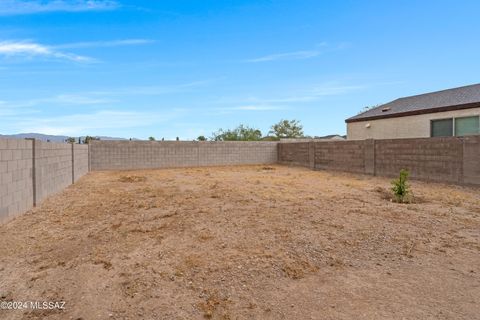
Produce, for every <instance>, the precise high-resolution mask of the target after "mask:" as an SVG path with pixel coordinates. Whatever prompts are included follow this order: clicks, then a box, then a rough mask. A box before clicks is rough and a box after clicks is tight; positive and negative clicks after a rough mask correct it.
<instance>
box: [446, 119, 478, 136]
mask: <svg viewBox="0 0 480 320" xmlns="http://www.w3.org/2000/svg"><path fill="white" fill-rule="evenodd" d="M465 118H477V119H478V123H479V127H478V131H477V133H476V134H480V115H473V116H461V117H454V118H453V136H454V137H467V136H469V135H463V136H459V135H457V119H465ZM473 135H475V134H473Z"/></svg>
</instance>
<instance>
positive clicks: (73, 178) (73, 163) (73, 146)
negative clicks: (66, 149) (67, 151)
mask: <svg viewBox="0 0 480 320" xmlns="http://www.w3.org/2000/svg"><path fill="white" fill-rule="evenodd" d="M71 145H72V184H74V183H75V143H72V144H71Z"/></svg>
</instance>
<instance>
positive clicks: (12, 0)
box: [0, 0, 120, 15]
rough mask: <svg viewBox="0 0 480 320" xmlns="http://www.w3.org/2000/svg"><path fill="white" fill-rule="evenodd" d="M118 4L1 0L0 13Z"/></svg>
mask: <svg viewBox="0 0 480 320" xmlns="http://www.w3.org/2000/svg"><path fill="white" fill-rule="evenodd" d="M119 6H120V5H119V3H118V2H117V1H113V0H68V1H67V0H1V1H0V15H22V14H34V13H46V12H57V11H63V12H81V11H99V10H113V9H116V8H118V7H119Z"/></svg>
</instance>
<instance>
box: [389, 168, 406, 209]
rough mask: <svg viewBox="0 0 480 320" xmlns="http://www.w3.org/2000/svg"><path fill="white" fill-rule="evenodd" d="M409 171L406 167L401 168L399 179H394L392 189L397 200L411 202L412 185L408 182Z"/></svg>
mask: <svg viewBox="0 0 480 320" xmlns="http://www.w3.org/2000/svg"><path fill="white" fill-rule="evenodd" d="M408 176H409V172H408V171H407V170H405V169H402V170H400V176H399V177H398V179H395V180H393V181H392V191H393V196H394V197H395V200H396V201H397V202H400V203H406V202H409V195H410V186H409V185H408V183H407V179H408Z"/></svg>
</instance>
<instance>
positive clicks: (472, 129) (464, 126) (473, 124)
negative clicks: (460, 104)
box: [455, 116, 480, 136]
mask: <svg viewBox="0 0 480 320" xmlns="http://www.w3.org/2000/svg"><path fill="white" fill-rule="evenodd" d="M479 120H480V117H478V116H476V117H464V118H455V135H456V136H468V135H472V134H479V133H480V125H479V123H480V121H479Z"/></svg>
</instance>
